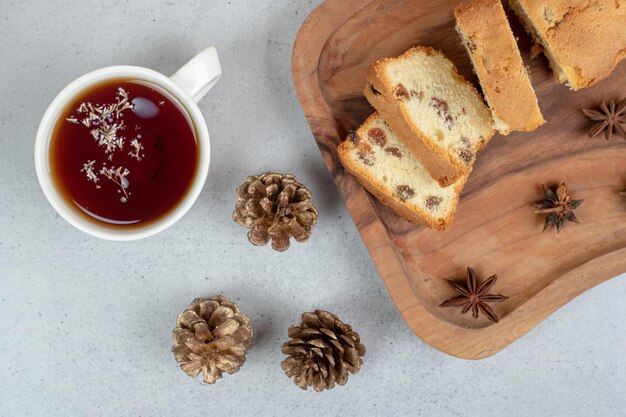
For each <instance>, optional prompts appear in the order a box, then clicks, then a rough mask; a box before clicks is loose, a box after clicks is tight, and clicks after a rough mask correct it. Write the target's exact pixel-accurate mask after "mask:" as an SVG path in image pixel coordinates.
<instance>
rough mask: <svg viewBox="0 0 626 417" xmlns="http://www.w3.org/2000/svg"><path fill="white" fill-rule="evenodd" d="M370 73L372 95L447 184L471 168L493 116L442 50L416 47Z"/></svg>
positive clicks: (396, 128) (367, 91)
mask: <svg viewBox="0 0 626 417" xmlns="http://www.w3.org/2000/svg"><path fill="white" fill-rule="evenodd" d="M366 77H367V81H368V82H369V85H368V86H367V87H366V89H365V96H366V97H367V99H368V100H369V101H370V103H371V104H372V106H374V107H375V108H376V110H378V112H379V113H380V115H381V116H382V117H383V119H385V121H386V122H387V123H388V124H389V126H391V128H392V129H393V131H394V132H395V133H396V134H397V135H398V137H399V138H400V140H401V141H402V143H404V145H405V146H406V147H407V148H408V149H409V151H410V152H411V154H412V155H413V156H414V157H415V158H417V159H419V160H420V161H421V163H422V164H423V165H424V167H425V168H426V170H427V171H428V173H429V174H430V175H431V176H432V177H433V178H434V179H435V180H436V181H437V182H438V183H439V184H440V185H441V186H442V187H447V186H449V185H451V184H453V183H455V182H457V180H459V179H461V178H462V177H464V176H467V175H468V174H469V173H470V172H471V170H472V166H473V165H474V160H475V159H476V153H477V152H478V150H479V149H480V148H482V147H483V146H485V145H486V144H487V142H489V140H490V139H491V137H492V136H493V134H494V129H493V119H492V118H491V112H490V111H489V108H488V107H487V106H486V105H485V103H484V102H483V99H482V97H481V96H480V95H479V94H478V92H477V91H476V89H475V88H474V86H472V84H470V83H468V82H467V81H466V80H465V79H464V78H463V77H462V76H461V75H459V73H458V72H457V70H456V67H455V66H454V64H452V62H450V60H449V59H448V58H446V56H445V55H444V54H443V53H442V52H440V51H437V50H435V49H433V48H429V47H417V48H413V49H410V50H408V51H407V52H405V53H404V54H402V55H400V56H399V57H397V58H387V59H383V60H380V61H378V62H375V63H374V64H372V65H371V66H370V68H369V69H368V71H367V74H366Z"/></svg>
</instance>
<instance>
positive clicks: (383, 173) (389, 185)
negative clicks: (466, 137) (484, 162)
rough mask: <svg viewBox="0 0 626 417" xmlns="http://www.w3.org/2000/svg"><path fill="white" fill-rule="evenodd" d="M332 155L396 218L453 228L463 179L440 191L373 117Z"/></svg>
mask: <svg viewBox="0 0 626 417" xmlns="http://www.w3.org/2000/svg"><path fill="white" fill-rule="evenodd" d="M337 151H338V153H339V160H340V161H341V163H342V164H343V166H344V168H345V169H346V170H347V171H348V172H350V173H351V174H352V175H354V176H355V177H356V179H357V180H358V181H359V182H360V183H361V185H363V187H365V188H366V189H367V190H368V191H369V192H370V193H372V194H373V195H374V196H376V197H377V198H378V199H379V200H380V201H381V202H382V203H384V204H386V205H388V206H389V207H391V208H392V209H393V210H394V211H395V212H396V213H398V214H399V215H400V216H402V217H404V218H405V219H407V220H408V221H410V222H413V223H418V224H425V225H427V226H429V227H431V228H433V229H438V230H445V229H446V228H448V226H450V224H451V223H452V218H453V216H454V212H455V210H456V206H457V204H458V201H459V194H460V193H461V190H462V188H463V186H464V185H465V181H466V180H467V177H466V176H463V177H461V178H459V180H458V181H457V182H456V183H455V184H453V185H451V186H450V187H445V188H442V187H440V186H439V184H438V183H437V182H436V181H435V180H434V179H433V178H432V177H431V176H430V174H429V173H428V172H427V171H426V169H425V168H424V165H422V163H421V162H420V161H419V160H418V159H416V158H415V157H413V156H412V155H411V153H410V152H409V149H408V148H407V147H406V146H404V144H403V143H402V142H401V141H400V139H399V138H398V137H397V136H396V135H395V134H394V133H393V132H392V131H391V129H390V128H389V126H388V125H387V124H386V123H385V122H384V121H383V119H382V117H380V115H379V114H378V113H374V114H372V115H371V116H370V117H369V118H368V119H367V120H366V121H365V123H363V125H362V126H361V127H359V128H358V129H357V131H356V132H352V133H350V135H349V136H348V139H347V140H345V141H343V142H342V143H341V145H339V148H338V150H337Z"/></svg>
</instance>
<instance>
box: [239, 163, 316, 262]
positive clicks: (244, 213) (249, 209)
mask: <svg viewBox="0 0 626 417" xmlns="http://www.w3.org/2000/svg"><path fill="white" fill-rule="evenodd" d="M237 198H238V200H237V206H236V207H235V211H234V213H233V220H234V221H236V222H237V223H239V224H240V225H241V226H243V227H246V228H248V229H252V230H250V232H248V240H250V242H251V243H252V244H253V245H256V246H263V245H266V244H267V243H268V242H269V241H270V239H271V240H272V248H273V249H274V250H277V251H279V252H283V251H286V250H287V249H289V238H290V237H292V236H293V238H294V239H296V241H298V242H304V241H306V240H307V239H308V238H309V237H311V230H312V228H313V225H315V223H316V222H317V210H316V209H315V207H313V202H312V201H311V192H310V191H309V190H307V188H306V187H305V186H304V185H302V184H300V183H299V182H297V180H296V177H294V176H293V175H287V174H284V175H283V174H273V173H269V172H268V173H265V174H261V175H257V176H252V177H248V179H247V180H246V182H245V183H243V184H242V185H241V186H240V187H239V188H237Z"/></svg>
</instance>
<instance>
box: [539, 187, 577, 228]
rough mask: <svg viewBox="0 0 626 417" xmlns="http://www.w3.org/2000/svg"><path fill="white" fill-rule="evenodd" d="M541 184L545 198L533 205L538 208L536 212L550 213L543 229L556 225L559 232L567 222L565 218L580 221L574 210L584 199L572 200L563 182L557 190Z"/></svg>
mask: <svg viewBox="0 0 626 417" xmlns="http://www.w3.org/2000/svg"><path fill="white" fill-rule="evenodd" d="M541 186H542V187H543V200H542V201H540V202H538V203H536V204H534V205H533V206H534V207H536V208H537V209H538V210H536V211H535V213H537V214H544V213H547V214H548V217H546V221H545V223H544V225H543V231H544V232H545V231H546V230H548V229H550V228H551V227H552V226H556V231H557V233H559V232H560V231H561V229H562V228H563V225H564V224H565V220H567V221H569V222H574V223H578V219H577V218H576V214H575V213H574V211H573V210H575V209H577V208H578V207H579V206H580V205H581V204H582V202H583V200H572V198H571V197H570V195H569V191H567V186H566V185H565V183H563V182H562V183H561V185H559V187H558V188H557V189H556V192H555V191H554V190H552V189H551V188H550V187H547V186H546V185H544V184H542V185H541Z"/></svg>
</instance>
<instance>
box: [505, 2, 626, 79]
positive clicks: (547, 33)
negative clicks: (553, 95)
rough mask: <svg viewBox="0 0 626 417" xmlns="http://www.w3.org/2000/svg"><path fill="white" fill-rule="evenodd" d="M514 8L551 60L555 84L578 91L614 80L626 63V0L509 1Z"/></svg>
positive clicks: (539, 46)
mask: <svg viewBox="0 0 626 417" xmlns="http://www.w3.org/2000/svg"><path fill="white" fill-rule="evenodd" d="M509 4H510V6H511V9H513V11H514V12H515V13H516V14H517V15H518V17H519V18H520V20H521V21H522V23H524V26H526V30H527V31H528V33H529V34H531V35H532V36H533V38H534V40H535V44H536V46H537V47H538V48H539V50H542V51H543V52H544V54H545V55H546V56H547V57H548V60H549V61H550V66H551V67H552V70H553V71H554V75H555V78H556V79H557V80H558V81H559V82H561V83H567V84H569V86H570V88H571V89H573V90H578V89H581V88H585V87H589V86H590V85H592V84H594V83H596V82H597V81H600V80H601V79H603V78H606V77H608V76H609V75H610V74H611V72H613V70H614V69H615V67H616V66H617V64H618V63H619V62H620V61H621V60H622V59H624V58H625V57H626V0H593V1H592V0H509ZM535 50H537V48H535Z"/></svg>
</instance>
